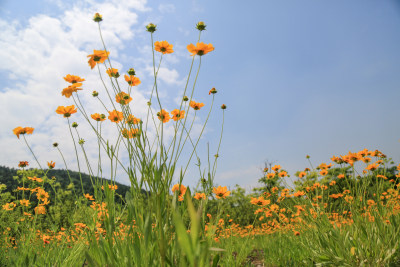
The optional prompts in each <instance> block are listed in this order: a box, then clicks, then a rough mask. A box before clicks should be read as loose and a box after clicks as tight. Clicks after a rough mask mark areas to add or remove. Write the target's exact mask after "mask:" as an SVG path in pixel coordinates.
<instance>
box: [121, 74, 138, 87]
mask: <svg viewBox="0 0 400 267" xmlns="http://www.w3.org/2000/svg"><path fill="white" fill-rule="evenodd" d="M124 77H125V81H126V82H127V83H128V84H129V85H130V86H136V85H139V84H140V79H139V78H138V77H136V76H133V75H129V76H128V75H126V74H125V75H124Z"/></svg>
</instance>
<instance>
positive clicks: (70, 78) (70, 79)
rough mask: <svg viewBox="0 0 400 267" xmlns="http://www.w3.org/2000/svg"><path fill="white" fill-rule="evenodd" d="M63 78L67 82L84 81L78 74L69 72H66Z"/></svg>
mask: <svg viewBox="0 0 400 267" xmlns="http://www.w3.org/2000/svg"><path fill="white" fill-rule="evenodd" d="M64 80H65V81H66V82H69V83H78V82H83V81H85V79H83V78H81V77H79V76H76V75H71V74H67V76H65V77H64Z"/></svg>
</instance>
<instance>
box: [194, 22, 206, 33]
mask: <svg viewBox="0 0 400 267" xmlns="http://www.w3.org/2000/svg"><path fill="white" fill-rule="evenodd" d="M206 27H207V25H206V24H204V22H203V21H199V22H198V23H197V24H196V29H198V30H199V31H204V30H205V29H206Z"/></svg>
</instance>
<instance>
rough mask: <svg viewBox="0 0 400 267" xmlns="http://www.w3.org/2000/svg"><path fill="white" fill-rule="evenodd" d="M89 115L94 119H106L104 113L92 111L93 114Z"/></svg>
mask: <svg viewBox="0 0 400 267" xmlns="http://www.w3.org/2000/svg"><path fill="white" fill-rule="evenodd" d="M90 116H91V117H92V119H94V120H95V121H104V120H106V115H104V114H99V113H94V114H92V115H90Z"/></svg>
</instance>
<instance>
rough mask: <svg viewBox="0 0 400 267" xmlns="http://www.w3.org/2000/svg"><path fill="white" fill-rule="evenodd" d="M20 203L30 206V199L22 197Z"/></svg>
mask: <svg viewBox="0 0 400 267" xmlns="http://www.w3.org/2000/svg"><path fill="white" fill-rule="evenodd" d="M19 204H21V205H22V206H25V207H28V206H29V200H28V199H21V200H20V201H19Z"/></svg>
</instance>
